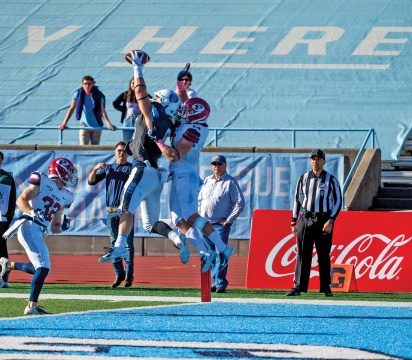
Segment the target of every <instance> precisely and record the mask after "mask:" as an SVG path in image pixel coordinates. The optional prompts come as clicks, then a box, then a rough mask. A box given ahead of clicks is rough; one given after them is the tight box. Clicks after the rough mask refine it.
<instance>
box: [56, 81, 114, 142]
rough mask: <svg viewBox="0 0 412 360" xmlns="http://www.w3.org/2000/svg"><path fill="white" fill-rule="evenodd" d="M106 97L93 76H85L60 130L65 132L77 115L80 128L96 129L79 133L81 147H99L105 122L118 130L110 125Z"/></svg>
mask: <svg viewBox="0 0 412 360" xmlns="http://www.w3.org/2000/svg"><path fill="white" fill-rule="evenodd" d="M105 102H106V99H105V96H104V94H103V93H102V92H101V91H100V90H99V89H98V87H97V86H95V81H94V79H93V78H92V77H91V76H88V75H87V76H83V78H82V87H81V88H79V89H77V90H76V92H75V93H74V95H73V99H72V102H71V105H70V108H69V110H68V111H67V114H66V117H65V118H64V120H63V122H62V124H61V125H60V126H59V130H62V131H63V130H64V129H65V128H66V126H67V123H68V122H69V120H70V118H71V116H72V115H73V113H74V112H75V113H76V119H77V120H80V126H84V127H92V128H96V129H93V130H83V129H81V130H80V132H79V139H80V145H99V144H100V139H101V137H102V130H100V129H99V128H101V127H103V121H102V118H103V119H104V121H105V122H106V125H107V127H108V128H109V129H110V130H111V131H114V130H116V128H115V127H114V126H113V125H112V124H111V123H110V121H109V118H108V117H107V113H106V109H105Z"/></svg>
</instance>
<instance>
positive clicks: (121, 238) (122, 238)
mask: <svg viewBox="0 0 412 360" xmlns="http://www.w3.org/2000/svg"><path fill="white" fill-rule="evenodd" d="M126 241H127V235H117V239H116V242H115V243H114V247H123V246H125V245H126Z"/></svg>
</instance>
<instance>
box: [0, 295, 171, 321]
mask: <svg viewBox="0 0 412 360" xmlns="http://www.w3.org/2000/svg"><path fill="white" fill-rule="evenodd" d="M176 304H179V303H176V302H164V301H161V302H160V301H151V302H148V301H127V300H125V301H110V300H67V299H44V300H41V301H39V306H41V307H42V308H43V309H44V310H45V311H47V312H50V313H52V314H63V313H71V312H82V311H90V310H113V309H126V308H137V307H147V306H160V305H163V306H164V305H176ZM26 305H27V300H25V299H1V307H0V318H9V317H18V316H23V313H24V309H25V308H26Z"/></svg>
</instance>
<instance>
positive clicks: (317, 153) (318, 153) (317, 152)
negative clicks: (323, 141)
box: [310, 149, 325, 160]
mask: <svg viewBox="0 0 412 360" xmlns="http://www.w3.org/2000/svg"><path fill="white" fill-rule="evenodd" d="M312 156H318V157H320V158H322V159H324V160H325V153H324V152H323V151H322V150H321V149H316V150H313V151H312V152H311V153H310V158H312Z"/></svg>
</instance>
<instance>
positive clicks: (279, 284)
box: [246, 210, 412, 292]
mask: <svg viewBox="0 0 412 360" xmlns="http://www.w3.org/2000/svg"><path fill="white" fill-rule="evenodd" d="M410 218H411V213H408V212H387V211H382V212H381V211H376V212H374V211H342V212H341V213H340V214H339V217H338V219H337V221H336V222H335V228H334V234H333V245H332V251H331V261H332V263H335V264H352V265H354V275H355V278H356V283H357V288H358V291H396V292H399V291H403V292H411V291H412V280H411V274H412V222H411V221H410ZM290 221H291V211H286V210H255V211H254V214H253V219H252V230H251V237H250V247H249V259H248V267H247V275H246V287H247V288H260V289H290V288H292V287H293V275H294V269H295V261H296V237H295V236H293V235H292V234H291V229H290ZM309 289H310V290H318V289H319V273H318V260H317V254H316V251H315V249H314V250H313V259H312V271H311V275H310V284H309Z"/></svg>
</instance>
